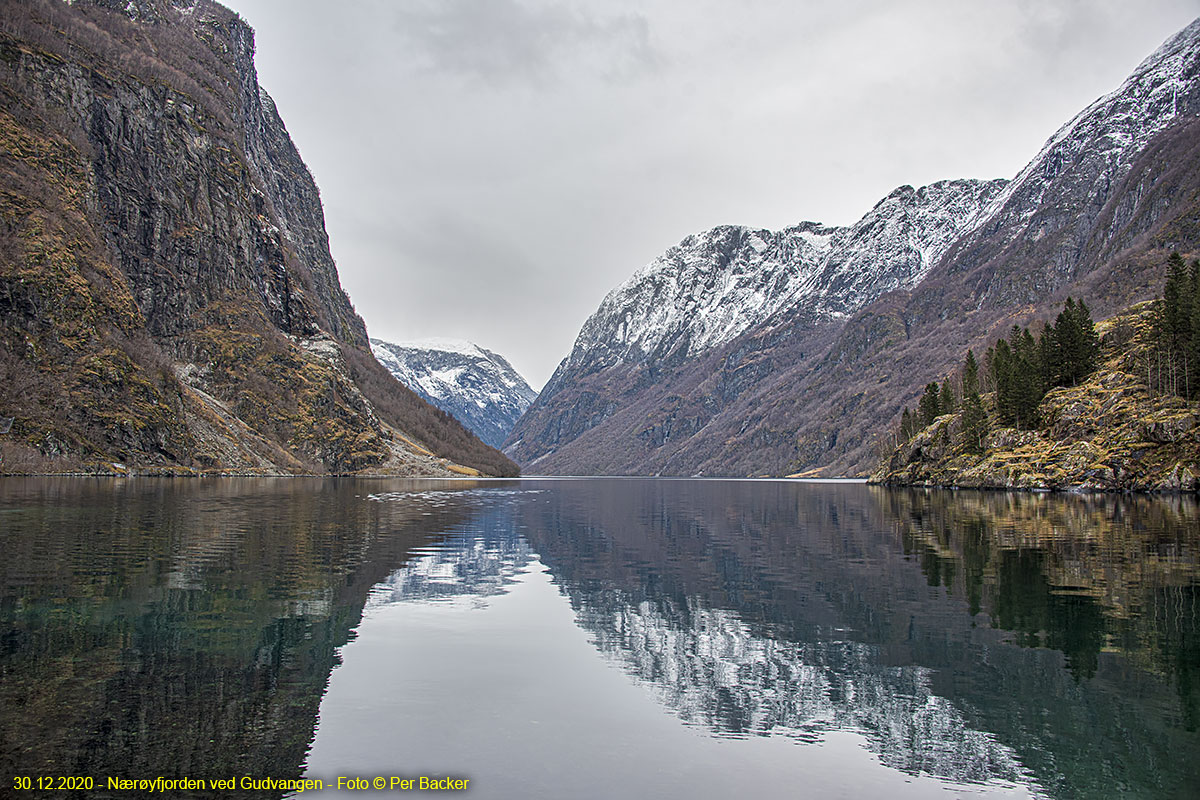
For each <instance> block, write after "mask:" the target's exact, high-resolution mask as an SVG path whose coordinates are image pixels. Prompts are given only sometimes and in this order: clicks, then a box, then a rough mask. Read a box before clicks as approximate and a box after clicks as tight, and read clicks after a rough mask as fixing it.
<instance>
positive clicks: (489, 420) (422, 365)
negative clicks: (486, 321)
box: [371, 338, 537, 447]
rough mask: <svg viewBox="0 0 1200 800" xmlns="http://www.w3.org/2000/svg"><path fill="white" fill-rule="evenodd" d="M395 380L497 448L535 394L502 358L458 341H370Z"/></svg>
mask: <svg viewBox="0 0 1200 800" xmlns="http://www.w3.org/2000/svg"><path fill="white" fill-rule="evenodd" d="M371 350H372V352H374V354H375V358H377V359H378V360H379V363H381V364H383V366H384V367H386V368H387V370H388V371H389V372H391V373H392V374H393V375H395V376H396V378H397V380H399V381H400V382H401V383H403V384H404V385H405V386H407V387H409V388H410V389H412V390H413V391H414V392H416V393H417V394H418V395H420V396H421V397H422V398H423V399H425V400H427V401H428V402H430V403H432V404H433V405H435V406H437V407H438V408H440V409H442V410H443V411H445V412H447V413H448V414H452V415H453V416H454V417H456V418H457V419H458V421H459V422H461V423H462V424H463V425H465V426H467V427H468V428H470V429H471V431H472V432H474V433H475V435H476V436H478V437H479V438H480V439H481V440H483V441H484V442H485V443H486V444H490V445H491V446H493V447H499V446H500V445H501V444H502V443H503V442H504V438H505V437H506V436H507V435H508V432H509V431H510V430H512V427H513V425H514V424H515V423H516V421H517V419H518V418H519V417H520V416H521V414H523V413H524V412H525V409H526V408H528V407H529V404H530V403H532V402H533V400H534V398H536V397H537V392H535V391H534V390H533V389H532V388H530V386H529V384H528V383H527V382H526V381H525V379H524V378H523V377H521V375H520V374H519V373H518V372H517V371H516V370H515V369H514V368H513V366H512V364H510V363H508V360H507V359H505V358H504V357H503V356H501V355H499V354H497V353H493V352H492V351H490V350H487V349H484V348H482V347H480V346H479V345H477V344H475V343H473V342H468V341H465V340H462V339H445V338H425V339H418V340H415V341H408V342H386V341H384V340H382V339H374V338H373V339H371Z"/></svg>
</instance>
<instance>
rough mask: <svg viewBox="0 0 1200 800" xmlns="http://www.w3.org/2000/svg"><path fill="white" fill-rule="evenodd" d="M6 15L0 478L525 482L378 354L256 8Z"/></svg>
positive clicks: (144, 5) (162, 0)
mask: <svg viewBox="0 0 1200 800" xmlns="http://www.w3.org/2000/svg"><path fill="white" fill-rule="evenodd" d="M0 14H2V17H0V91H2V92H3V94H4V104H3V109H2V110H0V342H2V346H0V378H2V379H3V380H0V417H4V418H11V419H12V421H13V422H12V426H11V428H10V430H9V431H8V433H7V434H5V435H4V436H3V437H0V447H3V456H4V463H3V464H0V469H3V470H6V471H27V470H32V471H40V470H46V469H52V470H53V469H64V468H72V467H79V466H91V467H95V466H97V465H108V464H112V463H114V462H115V463H117V464H119V465H120V466H118V467H114V468H115V469H118V470H119V469H123V468H128V467H136V468H151V467H157V468H171V469H176V468H185V469H201V468H209V469H219V470H228V469H236V470H253V471H270V472H277V471H287V472H310V471H334V472H350V471H362V470H382V471H389V472H404V473H445V472H446V471H447V470H448V469H459V467H456V466H454V464H453V462H457V463H458V464H463V465H467V471H473V470H474V469H479V470H483V471H485V472H489V473H502V474H511V473H512V472H514V471H515V467H514V466H513V465H512V464H511V462H508V460H507V459H505V458H504V457H503V456H502V455H500V454H499V453H497V452H496V451H494V450H491V449H490V448H487V447H486V446H484V445H482V444H481V443H479V442H478V441H477V440H475V439H474V437H473V436H472V435H471V434H470V433H469V432H467V431H466V430H465V429H463V428H462V427H461V426H460V425H459V424H458V423H457V422H456V421H455V420H453V419H452V418H450V417H449V416H448V415H445V414H444V413H442V412H439V411H437V410H436V409H433V408H430V407H429V406H427V405H426V404H425V403H424V402H423V401H421V400H420V399H419V398H417V397H416V396H414V395H412V393H411V392H409V391H408V390H407V389H405V388H404V387H403V386H401V385H399V384H398V383H397V382H396V381H395V380H394V379H392V378H391V377H390V375H388V373H387V372H386V371H385V370H384V369H383V368H382V367H381V366H380V365H379V364H378V363H377V362H376V361H375V360H374V358H373V357H372V356H371V355H370V351H369V350H368V343H367V335H366V329H365V327H364V325H363V323H362V320H361V319H360V318H359V317H358V316H357V314H355V312H354V309H353V307H352V306H351V304H350V301H349V298H347V296H346V294H345V293H344V292H343V291H342V289H341V285H340V283H339V280H338V275H337V270H336V267H335V265H334V263H333V260H332V258H331V257H330V255H329V248H328V241H327V238H326V234H325V226H324V217H323V213H322V210H321V205H320V199H319V195H318V191H317V188H316V185H315V184H314V183H313V180H312V177H311V175H310V174H309V172H308V170H307V168H306V167H305V166H304V163H303V162H302V161H301V159H300V156H299V154H298V152H297V151H296V149H295V147H294V146H293V144H292V142H291V140H290V138H289V137H288V134H287V130H286V129H285V128H284V126H283V122H282V120H281V119H280V117H279V114H278V112H277V110H276V108H275V105H274V103H273V102H271V100H270V98H269V97H268V96H267V95H266V93H265V92H264V91H263V90H262V89H261V88H260V87H259V85H258V80H257V75H256V73H255V69H254V61H253V54H254V39H253V31H252V30H251V29H250V28H249V26H248V25H246V24H245V23H244V22H243V21H242V20H241V19H240V18H239V17H238V16H237V15H236V14H234V13H233V12H231V11H229V10H228V9H225V8H224V7H222V6H220V5H218V4H216V3H213V2H209V0H172V1H171V2H167V0H138V2H132V3H123V2H122V3H117V2H108V1H106V0H93V1H92V2H84V1H83V0H80V2H76V3H74V4H71V5H67V4H65V3H62V2H59V0H31V2H28V3H4V4H3V5H2V6H0Z"/></svg>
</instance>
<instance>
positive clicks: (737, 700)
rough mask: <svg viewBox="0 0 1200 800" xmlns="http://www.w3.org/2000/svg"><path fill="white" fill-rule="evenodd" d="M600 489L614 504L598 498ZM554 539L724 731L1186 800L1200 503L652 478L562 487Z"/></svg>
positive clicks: (602, 638) (669, 681) (613, 650)
mask: <svg viewBox="0 0 1200 800" xmlns="http://www.w3.org/2000/svg"><path fill="white" fill-rule="evenodd" d="M592 495H594V496H592ZM557 500H558V502H556V503H555V504H553V505H552V506H551V505H543V506H541V507H540V508H530V509H527V511H528V512H529V513H530V514H531V519H529V520H528V521H527V525H528V529H529V531H530V532H531V537H532V538H533V542H534V546H535V548H536V549H537V550H538V551H539V553H540V554H541V556H542V559H543V560H544V561H545V563H546V564H547V565H549V566H550V568H551V569H552V571H553V572H554V574H555V575H556V576H557V577H558V580H559V581H560V583H561V585H562V587H563V588H564V590H565V591H566V592H567V593H568V595H569V596H570V598H571V602H572V604H573V605H574V606H575V608H576V609H577V613H578V619H579V623H580V624H581V625H583V626H585V627H586V628H587V629H588V630H589V631H591V632H592V635H593V637H594V639H595V641H596V643H597V646H598V647H600V648H601V649H602V650H603V651H605V652H606V653H609V654H610V655H611V656H612V657H613V658H614V659H616V660H618V661H619V662H620V663H621V664H623V666H624V668H625V669H627V670H628V671H629V672H630V673H631V674H633V675H635V676H637V677H638V678H639V679H641V680H642V681H644V682H646V683H647V684H648V685H649V686H651V687H652V688H653V691H654V693H655V695H656V696H657V697H658V698H659V699H660V701H661V702H662V703H664V704H665V705H666V706H668V707H670V708H672V709H674V710H675V712H676V713H677V714H678V715H679V716H680V717H681V718H683V719H684V720H686V721H689V722H692V723H695V724H702V725H704V726H706V727H707V728H709V729H711V730H712V731H713V732H715V733H717V734H719V735H737V736H744V735H754V734H760V735H761V734H768V733H782V734H784V735H787V736H791V737H795V738H797V739H799V740H802V741H809V740H812V739H813V738H819V736H820V735H821V734H822V732H827V731H831V730H839V729H847V728H850V729H855V730H860V731H863V732H865V733H866V735H867V736H868V738H869V739H870V741H871V742H872V746H873V747H874V748H876V749H877V752H878V753H879V756H880V758H881V760H882V761H883V762H884V763H886V764H889V765H891V766H895V767H897V768H899V769H902V770H905V771H909V772H912V773H914V774H918V773H919V774H932V775H937V776H941V777H945V778H949V779H953V780H957V781H962V780H968V781H986V780H992V779H997V778H998V779H1003V780H1020V781H1022V782H1025V783H1032V784H1033V785H1040V786H1041V787H1043V789H1044V790H1045V791H1047V792H1049V793H1051V794H1053V795H1055V796H1092V795H1095V794H1108V793H1111V792H1112V791H1113V790H1114V787H1119V790H1120V792H1121V793H1123V794H1124V795H1127V796H1148V797H1163V796H1187V795H1188V794H1190V792H1191V790H1192V789H1193V788H1194V787H1195V786H1196V785H1200V772H1198V771H1197V767H1196V759H1195V758H1194V757H1185V758H1182V759H1181V758H1180V754H1189V755H1191V756H1196V755H1200V739H1198V738H1197V736H1196V724H1195V723H1196V716H1195V713H1196V707H1197V691H1198V686H1200V681H1197V680H1196V675H1197V672H1196V671H1197V668H1198V666H1200V658H1198V656H1200V653H1198V652H1197V642H1198V641H1200V640H1198V637H1197V629H1198V626H1200V616H1198V614H1197V605H1196V589H1197V577H1198V575H1200V569H1198V563H1200V557H1198V556H1200V525H1197V509H1196V505H1195V503H1193V502H1191V501H1186V500H1179V499H1173V500H1168V501H1162V500H1159V499H1155V498H1116V497H1103V498H1085V497H1058V496H1056V497H1046V496H1031V495H1023V496H1013V495H1006V494H967V493H949V492H924V491H922V492H905V491H893V490H883V489H873V488H867V487H859V486H809V487H804V488H801V489H797V488H796V487H794V486H791V485H784V484H774V485H772V484H745V483H717V482H703V483H700V482H656V483H650V482H643V483H628V482H626V483H618V482H613V483H609V484H607V485H595V486H591V487H577V486H575V485H572V484H568V485H565V486H563V487H562V489H561V492H560V493H559V495H558V497H557Z"/></svg>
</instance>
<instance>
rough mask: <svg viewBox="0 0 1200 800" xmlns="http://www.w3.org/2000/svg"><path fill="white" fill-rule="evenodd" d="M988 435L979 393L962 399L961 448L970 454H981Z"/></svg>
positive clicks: (985, 416)
mask: <svg viewBox="0 0 1200 800" xmlns="http://www.w3.org/2000/svg"><path fill="white" fill-rule="evenodd" d="M987 434H988V418H987V412H986V411H985V410H984V408H983V400H982V398H980V397H979V393H978V392H975V393H973V394H968V395H965V396H964V397H963V411H962V437H963V446H964V447H965V448H966V449H967V451H968V452H970V453H982V452H983V451H984V449H985V448H984V442H985V441H986V439H987Z"/></svg>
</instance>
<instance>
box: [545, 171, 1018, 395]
mask: <svg viewBox="0 0 1200 800" xmlns="http://www.w3.org/2000/svg"><path fill="white" fill-rule="evenodd" d="M1006 184H1007V181H1004V180H993V181H979V180H955V181H943V182H940V183H935V184H932V185H930V186H925V187H922V188H920V189H913V187H911V186H901V187H900V188H898V189H896V190H895V191H894V192H892V193H891V194H889V195H888V196H887V197H885V198H883V199H882V200H880V201H879V203H877V204H876V206H875V207H874V208H873V209H871V211H870V212H868V213H867V214H866V215H865V216H863V218H862V219H860V220H859V221H858V222H857V223H855V224H854V225H853V226H849V227H827V226H824V225H822V224H820V223H817V222H802V223H800V224H799V225H796V226H794V227H790V228H785V229H783V230H781V231H768V230H754V229H751V228H744V227H738V226H730V225H725V226H720V227H717V228H713V229H712V230H708V231H704V232H703V233H698V234H695V235H693V236H688V237H687V238H686V239H684V240H683V241H682V242H680V243H679V244H678V245H676V246H675V247H672V248H671V249H670V250H667V252H665V253H663V254H662V255H661V256H659V257H658V258H656V259H654V260H653V261H652V262H650V264H648V265H647V266H646V267H644V268H642V269H641V270H639V271H638V272H636V273H635V274H634V275H633V276H632V277H631V278H629V280H627V281H626V282H625V283H623V284H622V285H620V286H618V287H617V288H616V289H614V290H613V291H612V292H610V293H609V294H608V296H607V297H605V298H604V301H603V302H602V303H601V304H600V308H599V309H597V311H596V312H595V313H594V314H593V315H592V316H591V317H590V318H589V319H588V320H587V322H586V323H584V326H583V328H582V330H581V331H580V334H579V337H578V339H577V340H576V342H575V347H574V349H573V350H572V351H571V354H570V355H569V356H568V357H567V361H566V363H565V364H564V365H563V366H562V367H561V368H560V371H565V372H569V371H571V370H572V369H574V368H577V367H579V366H581V365H583V364H585V363H586V364H588V365H590V366H595V365H597V364H598V363H602V364H604V365H606V366H607V365H612V364H615V363H618V362H621V361H627V362H639V361H647V360H660V359H667V358H670V357H672V356H675V357H676V358H679V357H694V356H696V355H698V354H700V353H702V352H704V351H706V350H711V349H713V348H715V347H718V346H720V345H722V344H724V343H726V342H728V341H730V340H732V339H734V338H735V337H737V336H738V335H740V334H742V333H744V332H745V331H747V330H749V329H750V328H752V327H754V326H756V325H759V324H761V323H763V322H765V321H766V320H767V319H769V318H770V317H771V316H772V315H774V314H776V313H777V312H779V311H781V310H784V309H788V308H794V307H798V306H803V307H804V308H805V309H806V310H807V311H809V312H815V313H819V314H825V315H829V316H846V315H847V314H850V313H852V312H854V311H857V310H858V309H859V308H861V307H862V306H864V305H866V304H867V303H869V302H870V301H871V300H874V299H875V298H876V297H878V296H880V295H881V294H883V293H884V292H888V291H891V290H893V289H899V288H909V287H911V286H913V285H914V284H916V283H917V282H918V281H920V280H921V278H923V277H924V276H925V274H926V273H927V272H928V271H929V269H930V267H932V266H933V265H934V264H936V263H937V262H938V260H939V259H940V258H941V256H942V254H943V253H945V251H946V250H947V248H949V247H950V245H952V244H953V243H954V242H955V240H956V239H957V238H958V237H959V236H961V235H962V233H964V232H965V231H967V230H970V229H971V227H972V226H973V225H974V224H975V223H976V222H977V221H978V219H979V216H980V213H981V212H982V211H983V210H984V209H985V208H987V207H988V205H989V203H990V202H991V201H992V200H993V199H994V198H995V197H996V196H997V195H998V194H999V193H1000V191H1001V190H1002V189H1003V188H1004V186H1005V185H1006ZM552 382H553V381H552Z"/></svg>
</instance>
